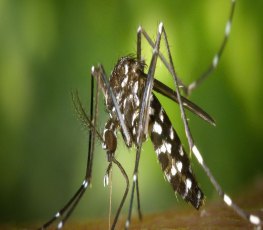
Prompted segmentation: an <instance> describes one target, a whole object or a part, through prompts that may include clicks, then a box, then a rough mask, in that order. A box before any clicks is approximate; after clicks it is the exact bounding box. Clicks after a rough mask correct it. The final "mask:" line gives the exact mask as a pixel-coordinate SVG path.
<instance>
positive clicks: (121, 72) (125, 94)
mask: <svg viewBox="0 0 263 230" xmlns="http://www.w3.org/2000/svg"><path fill="white" fill-rule="evenodd" d="M143 69H144V64H143V63H142V62H140V61H138V60H137V59H136V58H134V57H132V56H125V57H122V58H120V59H119V60H118V62H117V64H116V65H115V67H114V69H113V71H112V74H111V77H110V86H111V88H112V89H113V90H114V94H115V96H116V100H117V103H118V105H119V108H120V112H121V114H122V117H123V120H124V122H125V124H126V126H127V129H128V132H129V134H130V136H131V138H132V142H133V143H135V144H136V137H137V130H138V129H137V127H138V121H139V109H140V105H141V98H142V95H143V92H144V87H145V80H144V79H145V78H143V77H142V76H143V75H145V74H144V72H143ZM106 107H107V109H108V111H109V113H110V116H111V119H113V120H115V121H116V122H117V123H118V127H120V125H119V122H118V118H117V116H116V111H115V107H114V105H113V102H112V99H111V97H110V96H108V97H106ZM121 132H122V129H121ZM131 144H132V143H131ZM126 145H127V146H128V147H131V145H130V144H128V143H127V142H126Z"/></svg>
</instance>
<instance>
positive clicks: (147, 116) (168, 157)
mask: <svg viewBox="0 0 263 230" xmlns="http://www.w3.org/2000/svg"><path fill="white" fill-rule="evenodd" d="M235 4H236V2H235V0H232V1H231V10H230V15H229V19H228V21H227V23H226V27H225V34H224V38H223V41H222V43H221V46H220V48H219V50H218V52H217V53H216V55H215V56H214V58H213V60H212V62H211V64H210V65H209V66H208V68H207V70H206V71H205V72H204V74H203V75H201V76H200V77H199V78H198V79H197V80H196V81H194V82H192V83H191V84H189V85H188V86H186V85H185V84H184V83H183V82H182V80H181V79H179V78H178V76H177V74H176V72H175V68H174V64H173V59H172V56H171V52H170V48H169V43H168V39H167V34H166V30H165V28H164V25H163V23H160V24H159V26H158V31H157V37H156V41H155V42H154V41H153V40H151V38H150V37H149V35H148V34H147V32H146V31H145V30H144V29H143V28H142V27H141V26H140V27H139V28H138V31H137V55H136V56H125V57H122V58H120V59H119V60H118V62H117V64H116V65H115V67H114V69H113V71H112V73H111V76H110V78H109V81H108V79H107V76H106V73H105V70H104V68H103V66H102V65H98V66H97V67H94V66H93V67H92V68H91V75H92V78H91V81H92V84H91V94H92V97H93V100H92V101H91V105H90V114H89V115H87V113H86V112H85V110H84V108H83V106H82V104H81V101H80V99H79V96H78V93H77V92H74V93H73V94H72V97H73V102H74V105H75V108H76V111H77V113H78V115H79V117H80V119H81V120H82V122H83V123H84V124H85V125H86V126H87V127H88V128H89V130H90V131H89V150H88V159H87V168H86V175H85V178H84V180H83V183H82V184H81V185H80V187H79V189H78V190H77V191H76V193H75V194H74V196H73V197H72V198H71V199H70V200H69V201H68V203H67V204H66V205H65V206H64V207H63V208H62V209H61V210H60V211H58V212H57V213H56V214H55V215H54V217H53V218H52V219H50V220H49V221H48V222H46V223H45V224H44V225H43V226H42V227H41V228H40V229H46V228H48V227H50V226H51V225H52V224H53V223H54V222H56V223H57V229H61V228H62V227H63V226H64V224H65V222H66V221H67V219H68V217H69V216H70V215H71V213H72V212H73V210H74V209H75V207H76V205H77V204H78V202H79V201H80V199H81V197H82V196H83V194H84V193H85V191H86V189H87V188H88V187H89V186H90V184H91V180H92V166H93V156H94V152H95V150H94V143H95V139H96V138H97V139H98V140H99V141H100V142H101V143H102V148H103V149H104V150H105V151H106V154H107V160H108V163H109V165H108V167H107V169H106V173H105V177H104V183H105V185H108V183H109V176H110V172H111V169H112V166H113V164H114V165H116V166H117V168H118V169H119V170H120V172H121V174H122V175H123V177H124V179H125V181H126V188H125V192H124V194H123V196H122V199H121V202H120V204H119V207H118V209H117V213H116V214H115V218H114V220H113V222H112V225H111V229H114V228H115V226H116V223H117V221H118V218H119V215H120V212H121V210H122V208H123V205H124V203H125V201H126V198H127V195H128V191H129V189H130V182H129V178H128V176H127V174H126V172H125V169H124V168H123V166H122V165H121V163H120V162H119V161H118V160H117V159H116V158H115V152H116V149H117V132H118V131H119V132H120V133H121V134H122V138H123V140H124V143H125V145H126V146H127V148H131V147H132V146H134V147H135V148H136V156H135V165H134V171H133V178H132V185H131V198H130V204H129V211H128V217H127V220H126V224H125V228H126V229H128V228H129V226H130V224H131V213H132V207H133V203H134V197H135V196H136V197H137V207H138V215H139V218H140V219H141V218H142V213H141V208H140V194H139V174H138V169H139V163H140V156H141V148H142V144H143V142H144V141H145V140H146V139H147V138H148V137H150V139H151V141H152V143H153V146H154V150H155V153H156V155H157V158H158V161H159V163H160V165H161V169H162V171H163V173H164V175H165V178H166V180H167V181H168V182H169V183H170V184H171V186H172V188H173V190H174V192H176V193H177V194H180V196H181V197H182V198H183V199H184V200H185V201H186V202H188V203H190V204H191V205H192V206H193V207H195V208H196V209H199V208H200V207H201V206H202V205H203V203H204V194H203V192H202V190H201V188H200V187H199V185H198V183H197V180H196V178H195V176H194V174H193V171H192V167H191V163H190V160H189V157H188V154H187V153H186V151H185V149H184V147H183V146H182V143H181V141H180V139H179V137H178V135H177V133H176V131H175V129H174V127H173V126H172V123H171V121H170V119H169V118H168V116H167V114H166V112H165V110H164V108H163V107H162V105H161V104H160V102H159V100H158V99H157V97H156V96H155V94H154V93H153V92H158V93H160V94H162V95H164V96H166V97H168V98H169V99H171V100H173V101H175V102H176V103H177V104H178V105H179V108H180V112H181V117H182V121H183V124H184V130H185V134H186V138H187V140H188V145H189V149H190V153H192V154H193V155H194V156H195V157H196V159H197V161H198V162H199V164H200V166H201V167H202V168H203V170H204V171H205V173H206V175H207V176H208V178H209V179H210V181H211V183H212V184H213V186H214V188H215V189H216V191H217V192H218V194H219V196H220V197H221V198H222V199H223V201H224V202H225V203H226V205H227V206H229V207H231V208H232V209H233V210H234V211H235V212H236V213H237V214H238V215H239V216H241V217H242V218H244V219H246V220H247V221H248V222H250V223H251V224H252V225H255V226H260V225H262V220H261V219H260V218H259V217H258V216H256V215H254V214H251V213H249V212H246V211H244V210H243V209H241V208H240V207H239V206H238V205H237V204H236V203H234V202H233V201H232V199H231V198H230V197H229V196H228V195H227V194H226V193H225V192H224V191H223V190H222V188H221V186H220V185H219V183H218V182H217V181H216V179H215V178H214V176H213V175H212V173H211V171H210V169H209V168H208V167H207V165H206V164H205V161H204V159H203V157H202V155H201V153H200V151H199V150H198V148H197V146H196V144H195V142H194V140H193V137H192V134H191V131H190V128H189V125H188V120H187V117H186V113H185V109H187V110H189V111H191V112H192V113H194V114H196V115H197V116H199V117H200V118H202V119H203V120H205V121H206V122H208V123H209V124H212V125H215V122H214V120H213V119H212V117H211V116H209V115H208V114H207V113H206V112H205V111H204V110H202V109H201V108H200V107H198V106H197V105H196V104H194V103H193V102H191V101H189V100H188V99H186V97H184V96H182V95H181V92H182V93H183V94H185V95H189V94H190V93H191V92H192V91H193V90H194V89H195V88H197V87H198V86H199V85H200V84H201V83H202V82H203V81H204V80H205V79H206V78H207V77H208V76H209V75H210V74H211V72H213V70H215V69H216V67H217V66H218V63H219V60H220V57H221V55H222V53H223V50H224V48H225V46H226V43H227V40H228V38H229V34H230V30H231V25H232V19H233V15H234V10H235ZM142 38H144V39H146V41H147V42H148V44H149V45H150V46H151V48H152V51H153V54H152V57H151V61H150V64H149V67H148V71H147V73H146V72H145V63H144V61H143V59H142V56H141V40H142ZM162 38H163V41H164V44H165V48H166V52H167V56H168V58H166V57H165V56H164V55H163V53H162V52H161V51H160V43H161V39H162ZM158 59H160V60H161V62H162V63H163V64H164V65H165V67H166V68H167V69H168V71H169V72H170V75H171V76H172V78H173V82H174V85H175V91H174V90H172V89H171V88H169V87H168V86H166V85H164V84H163V83H161V82H160V81H158V80H157V79H155V78H154V76H155V70H156V63H157V60H158ZM94 79H95V80H96V82H97V84H96V87H95V83H94ZM94 90H95V93H94ZM100 91H102V93H103V96H104V98H105V105H106V109H107V112H108V113H109V119H108V121H107V122H106V124H105V127H104V131H103V133H102V134H101V133H100V132H99V131H98V130H97V128H96V127H97V115H98V95H99V92H100Z"/></svg>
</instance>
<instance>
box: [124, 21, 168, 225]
mask: <svg viewBox="0 0 263 230" xmlns="http://www.w3.org/2000/svg"><path fill="white" fill-rule="evenodd" d="M162 28H163V24H162V23H160V25H159V28H158V33H157V39H156V43H155V46H154V49H153V55H152V59H151V63H150V66H149V70H148V74H147V81H146V85H145V89H144V93H143V98H142V103H141V107H140V114H139V124H138V131H137V133H138V137H137V140H136V145H137V149H136V160H135V167H134V173H133V183H132V192H131V200H130V207H129V213H128V218H127V221H126V225H125V228H126V229H127V228H128V227H129V225H130V221H131V213H132V206H133V198H134V189H135V187H136V183H137V182H136V181H137V179H138V167H139V162H140V155H141V147H142V141H143V137H144V136H145V135H147V133H148V117H149V105H150V99H151V94H152V88H153V81H154V73H155V69H156V63H157V58H158V54H159V49H160V42H161V35H162V31H163V30H162ZM138 32H140V31H138ZM137 185H138V184H137Z"/></svg>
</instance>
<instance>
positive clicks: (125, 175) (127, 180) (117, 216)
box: [111, 157, 129, 230]
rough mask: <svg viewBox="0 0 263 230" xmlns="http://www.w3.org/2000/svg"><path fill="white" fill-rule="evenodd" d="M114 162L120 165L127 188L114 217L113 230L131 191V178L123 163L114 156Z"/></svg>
mask: <svg viewBox="0 0 263 230" xmlns="http://www.w3.org/2000/svg"><path fill="white" fill-rule="evenodd" d="M112 162H113V163H114V164H116V165H117V166H118V168H119V170H120V171H121V173H122V175H123V177H124V178H125V180H126V189H125V192H124V194H123V197H122V200H121V203H120V205H119V207H118V210H117V213H116V215H115V218H114V220H113V223H112V226H111V229H112V230H113V229H115V226H116V224H117V221H118V218H119V215H120V212H121V210H122V207H123V205H124V202H125V200H126V198H127V195H128V191H129V178H128V176H127V174H126V172H125V170H124V168H123V167H122V165H121V164H120V162H118V161H117V160H116V159H115V157H112Z"/></svg>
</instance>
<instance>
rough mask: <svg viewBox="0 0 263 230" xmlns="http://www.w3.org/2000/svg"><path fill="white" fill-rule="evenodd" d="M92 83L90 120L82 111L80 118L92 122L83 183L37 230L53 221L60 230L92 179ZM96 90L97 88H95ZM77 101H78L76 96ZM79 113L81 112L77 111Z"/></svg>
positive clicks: (93, 141) (94, 123)
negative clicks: (56, 222)
mask: <svg viewBox="0 0 263 230" xmlns="http://www.w3.org/2000/svg"><path fill="white" fill-rule="evenodd" d="M91 79H92V80H91V81H92V83H91V94H92V100H91V104H90V118H91V119H90V118H88V116H87V115H86V113H85V111H84V110H83V115H82V117H86V118H87V121H89V122H90V121H92V122H90V124H89V125H90V131H89V139H88V143H89V148H88V160H87V168H86V176H85V179H84V181H83V183H82V184H81V186H80V187H79V189H78V190H77V192H76V193H75V194H74V195H73V196H72V198H71V199H70V200H69V201H68V202H67V203H66V205H65V206H64V207H63V208H62V209H61V210H60V211H58V212H57V213H56V214H55V216H54V217H53V218H51V219H50V220H49V221H48V222H46V223H45V224H44V225H43V226H42V227H40V228H39V229H46V228H48V227H49V226H51V225H52V224H53V223H54V222H55V221H58V220H60V221H59V222H58V224H57V229H61V228H62V227H63V226H64V224H65V222H66V220H67V219H68V217H69V216H70V215H71V213H72V212H73V211H74V209H75V207H76V205H77V204H78V202H79V200H80V199H81V197H82V196H83V194H84V193H85V191H86V188H87V187H88V186H89V185H90V183H91V177H92V162H93V161H92V160H93V152H94V144H95V136H96V135H95V133H98V132H97V130H96V128H95V127H96V120H97V114H96V115H95V116H94V104H93V99H94V79H93V78H91ZM97 88H98V87H97ZM97 88H96V91H97V93H96V96H95V111H97V110H98V98H97V97H98V90H97ZM77 99H78V100H79V98H78V96H77ZM73 102H74V101H73ZM79 104H80V103H79ZM74 105H75V106H76V103H75V102H74ZM80 105H81V104H80ZM81 108H82V109H83V107H82V106H81ZM79 111H81V110H79Z"/></svg>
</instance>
